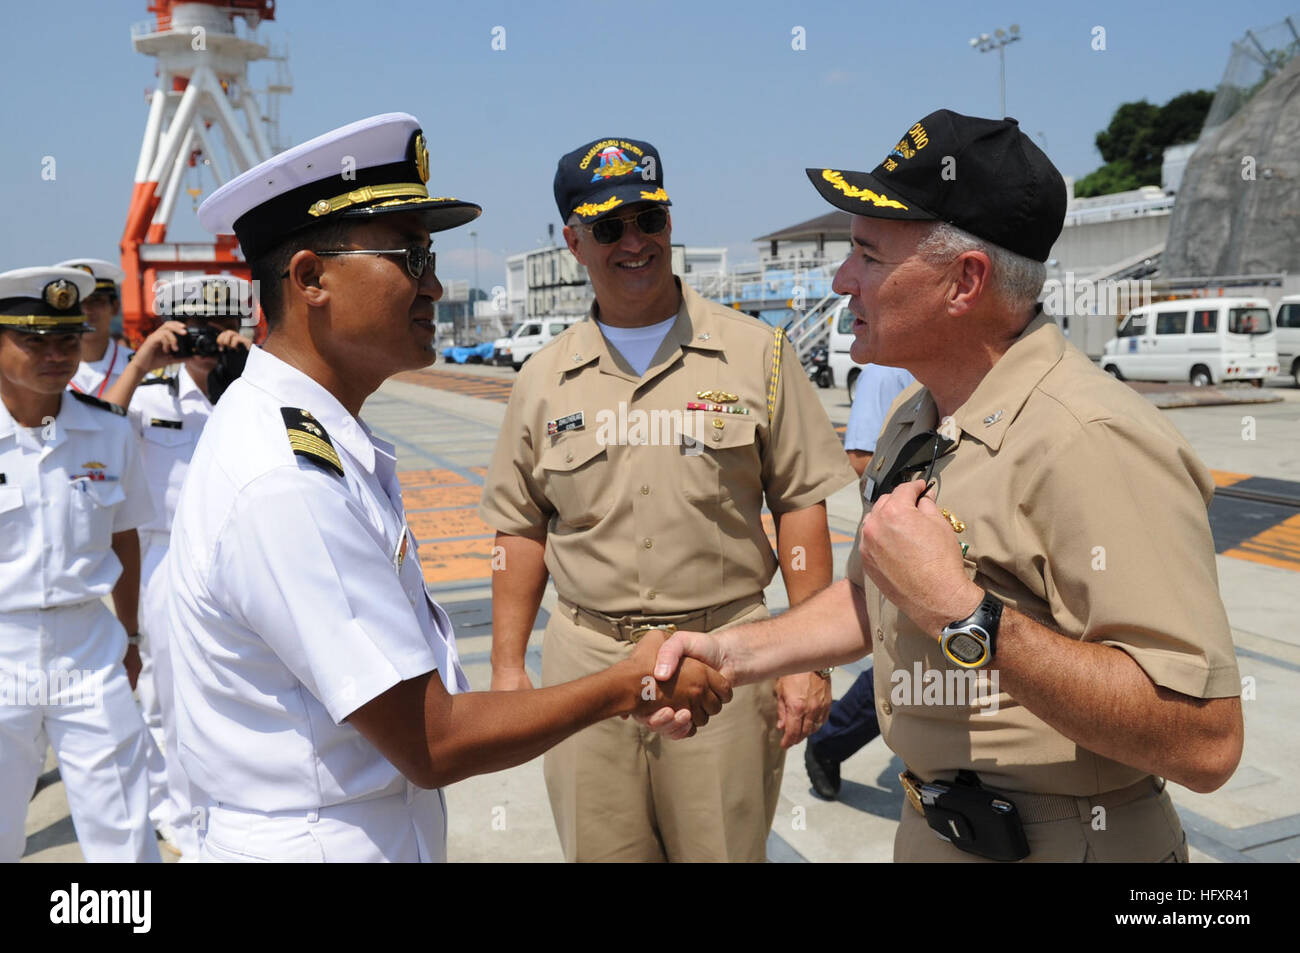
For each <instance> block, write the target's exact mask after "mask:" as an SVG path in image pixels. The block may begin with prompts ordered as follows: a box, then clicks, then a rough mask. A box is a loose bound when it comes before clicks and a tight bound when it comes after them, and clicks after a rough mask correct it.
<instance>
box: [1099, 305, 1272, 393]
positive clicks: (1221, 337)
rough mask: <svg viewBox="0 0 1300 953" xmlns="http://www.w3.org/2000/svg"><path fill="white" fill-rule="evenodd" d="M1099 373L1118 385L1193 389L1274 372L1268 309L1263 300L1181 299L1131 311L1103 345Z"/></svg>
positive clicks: (1256, 379)
mask: <svg viewBox="0 0 1300 953" xmlns="http://www.w3.org/2000/svg"><path fill="white" fill-rule="evenodd" d="M1101 366H1102V369H1103V370H1105V371H1107V372H1109V373H1110V374H1113V375H1114V376H1115V377H1118V378H1120V379H1121V380H1126V379H1127V380H1135V381H1189V382H1190V383H1192V384H1193V385H1195V386H1197V387H1204V386H1205V385H1206V384H1218V383H1221V382H1223V381H1235V380H1248V381H1251V382H1252V383H1254V384H1255V386H1256V387H1259V386H1261V385H1262V384H1263V383H1264V379H1265V378H1267V377H1269V376H1271V375H1273V374H1276V373H1277V371H1278V360H1277V343H1276V336H1275V335H1274V333H1273V317H1272V309H1271V308H1270V307H1269V303H1268V301H1267V300H1266V299H1264V298H1183V299H1181V300H1177V301H1161V302H1158V303H1156V304H1147V305H1143V306H1142V307H1140V308H1134V309H1133V310H1132V311H1130V312H1129V314H1128V316H1127V317H1126V318H1125V319H1124V323H1123V324H1121V325H1120V326H1119V331H1118V332H1117V336H1116V337H1115V338H1114V339H1113V340H1110V341H1107V342H1106V347H1105V350H1104V353H1103V354H1102V356H1101Z"/></svg>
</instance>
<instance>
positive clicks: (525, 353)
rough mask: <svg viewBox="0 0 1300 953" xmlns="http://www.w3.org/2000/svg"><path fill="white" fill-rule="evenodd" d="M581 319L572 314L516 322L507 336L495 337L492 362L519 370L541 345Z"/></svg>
mask: <svg viewBox="0 0 1300 953" xmlns="http://www.w3.org/2000/svg"><path fill="white" fill-rule="evenodd" d="M581 320H582V319H581V318H575V317H572V316H569V317H554V318H533V319H532V320H529V321H524V322H523V323H521V324H517V325H515V329H514V330H513V331H511V332H510V336H509V337H504V338H497V340H496V342H495V345H494V350H493V352H492V363H493V364H501V365H504V364H509V365H510V366H511V367H513V368H514V369H515V370H519V368H521V367H523V366H524V361H526V360H528V359H529V358H530V357H532V356H533V355H534V354H536V353H537V352H538V351H540V350H541V349H542V347H543V345H545V344H547V343H548V342H549V341H550V340H551V339H552V338H554V337H557V336H558V335H559V334H561V333H562V332H563V331H564V329H565V328H567V327H568V326H569V325H571V324H573V323H575V322H577V321H581Z"/></svg>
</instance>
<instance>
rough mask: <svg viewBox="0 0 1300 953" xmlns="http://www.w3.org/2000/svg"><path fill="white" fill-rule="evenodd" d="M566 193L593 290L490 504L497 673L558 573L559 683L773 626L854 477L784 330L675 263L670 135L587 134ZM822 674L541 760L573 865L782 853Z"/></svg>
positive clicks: (490, 485) (536, 364) (502, 447)
mask: <svg viewBox="0 0 1300 953" xmlns="http://www.w3.org/2000/svg"><path fill="white" fill-rule="evenodd" d="M554 192H555V200H556V205H557V207H558V209H559V212H560V217H561V218H562V219H564V220H565V222H566V226H565V229H564V237H565V241H566V242H567V244H568V247H569V250H570V251H571V252H572V253H573V255H574V256H575V257H576V258H577V260H578V261H579V262H580V263H581V264H582V265H584V266H585V267H586V269H587V274H588V276H589V277H590V280H591V286H592V290H593V291H594V292H595V303H594V304H593V305H592V308H591V313H590V315H589V317H588V318H587V320H585V321H581V322H579V323H577V324H575V325H574V326H573V327H572V328H570V329H569V330H567V331H566V332H565V333H564V334H562V335H560V336H559V337H558V338H557V339H556V340H555V341H553V342H552V343H551V344H549V345H547V346H546V347H544V348H542V350H540V351H539V352H538V353H537V354H535V355H534V356H533V357H532V358H530V359H529V361H528V363H527V364H526V365H525V366H524V368H523V370H522V371H521V372H520V375H519V378H518V380H517V382H516V384H515V388H514V392H513V393H512V394H511V398H510V405H509V407H508V408H507V411H506V418H505V422H504V424H503V425H502V428H501V436H500V439H499V440H498V443H497V449H496V453H495V455H494V457H493V461H492V465H491V467H490V469H489V472H488V476H487V480H486V484H485V486H484V492H483V506H482V509H481V514H482V516H483V519H484V520H485V521H486V522H487V523H488V524H489V525H491V526H493V527H494V528H495V529H496V530H497V531H498V532H497V545H499V546H501V547H502V548H503V551H504V554H505V568H504V569H502V570H500V571H497V572H494V573H493V583H492V595H493V598H492V605H493V625H492V630H493V648H492V684H493V687H494V688H504V689H515V690H523V691H526V690H528V689H531V688H532V682H531V680H530V679H529V676H528V675H527V673H526V672H525V670H524V655H525V651H526V649H527V645H528V638H529V634H530V633H531V631H532V628H533V623H534V621H535V619H536V616H537V609H538V605H539V603H540V600H541V597H542V592H543V590H544V588H545V585H546V580H547V576H548V573H549V575H550V576H551V577H553V578H554V580H555V588H556V592H557V594H558V596H559V605H558V607H557V608H556V609H555V611H553V612H552V613H551V617H550V623H549V624H548V626H547V629H546V635H545V641H544V644H543V650H542V681H543V683H544V684H546V685H554V684H556V683H557V682H562V681H564V680H566V679H570V678H575V677H578V676H581V675H584V674H587V673H589V672H593V671H598V670H599V669H601V668H603V667H604V666H606V665H609V664H611V663H614V662H617V661H618V660H620V659H624V658H627V657H628V656H629V655H630V654H632V653H634V652H636V651H638V650H639V649H638V648H637V644H638V641H639V640H640V639H642V637H643V636H644V635H645V633H647V632H649V633H655V632H656V631H658V630H666V631H672V629H673V628H674V627H677V628H681V629H689V630H696V631H715V630H717V629H720V628H722V627H724V626H726V625H730V624H735V623H737V622H740V621H744V620H749V619H758V618H765V617H766V615H767V610H766V607H765V606H764V603H763V589H764V587H765V586H766V585H767V584H768V582H770V581H771V578H772V575H773V573H774V571H775V569H776V567H777V565H778V561H779V565H780V567H781V571H782V578H783V580H784V582H785V586H786V591H787V593H788V595H789V597H790V602H791V604H797V603H799V602H801V601H803V600H804V599H806V598H808V597H809V596H811V595H812V594H813V593H814V592H816V591H818V590H819V589H821V588H822V587H824V586H826V585H827V584H828V583H829V582H830V579H831V569H830V567H831V560H830V542H829V537H828V533H827V527H826V508H825V504H824V500H825V498H826V497H827V496H828V495H830V494H831V493H832V492H834V491H835V490H838V489H839V488H840V487H842V486H844V485H845V484H847V483H849V482H850V481H851V480H852V479H853V472H852V470H851V469H850V468H849V467H848V466H847V463H846V461H845V458H844V453H843V451H842V450H841V449H840V448H839V442H838V440H837V439H836V437H835V433H834V431H833V429H832V428H831V425H830V422H829V420H828V419H827V417H826V413H825V411H824V410H823V409H822V407H821V404H820V403H819V402H818V400H817V397H816V395H815V393H814V392H813V390H812V387H811V385H810V384H809V383H808V380H807V377H806V375H804V374H803V373H802V372H801V369H800V368H799V364H798V361H797V360H795V359H793V357H792V356H791V355H790V352H789V350H788V347H789V345H788V342H784V348H785V349H784V354H785V362H784V364H783V363H782V361H781V355H782V353H783V349H782V343H783V341H782V339H781V338H779V337H778V336H777V335H776V334H775V333H774V331H773V329H772V328H771V327H770V326H768V325H767V324H764V323H762V322H760V321H756V320H754V319H752V318H750V317H748V316H746V315H742V314H740V313H739V312H737V311H733V310H731V309H728V308H723V307H721V306H720V305H717V304H715V303H713V302H710V301H707V300H705V299H703V298H701V297H700V296H699V295H698V294H696V292H695V291H694V290H693V289H691V288H690V287H689V286H688V285H686V284H684V283H681V282H680V281H679V280H678V279H676V278H675V277H674V276H673V273H672V254H671V253H672V244H671V241H672V232H671V228H672V220H671V218H670V216H669V214H668V205H669V199H668V193H667V192H666V191H665V189H664V182H663V163H662V160H661V158H660V156H659V153H658V151H657V150H656V149H655V148H654V147H653V146H652V145H650V144H649V143H648V142H643V141H641V140H636V139H623V138H607V139H599V140H596V141H594V142H590V143H588V144H586V145H583V146H581V147H580V148H578V149H576V150H574V151H573V152H570V153H569V154H568V155H566V156H564V157H563V158H561V159H560V161H559V164H558V166H557V169H556V173H555V180H554ZM642 424H646V426H645V427H642ZM765 501H766V504H767V507H768V508H769V509H770V510H771V512H772V513H773V514H774V519H775V528H776V535H777V544H778V545H777V553H776V554H774V553H773V552H772V547H771V545H770V544H769V542H768V539H767V534H766V532H765V530H764V528H763V522H762V509H763V504H764V502H765ZM827 676H828V673H820V674H819V673H816V672H811V671H807V670H805V671H804V672H803V673H801V674H795V675H792V676H791V677H789V678H786V679H782V680H781V681H780V682H779V683H774V682H773V681H770V680H769V681H767V682H764V683H762V684H758V685H753V686H750V688H749V689H747V690H746V691H745V692H741V693H737V695H736V697H735V699H734V700H733V701H732V702H731V704H729V705H728V706H727V708H726V709H724V710H723V712H722V713H721V714H720V715H719V716H718V717H717V718H716V719H714V721H713V722H711V723H710V724H709V726H708V727H707V728H705V729H703V730H701V731H700V732H699V734H698V736H697V737H696V738H694V739H692V740H691V741H690V742H689V743H687V744H685V745H680V746H677V745H665V744H663V743H661V740H660V739H658V738H656V737H654V735H653V734H652V733H651V732H649V731H647V730H645V729H643V728H641V727H640V726H639V725H638V724H636V723H635V722H632V721H616V720H612V721H608V722H605V723H602V724H599V725H596V726H593V727H592V728H588V729H586V730H584V731H582V732H579V733H578V734H577V735H575V736H574V737H573V738H570V739H569V740H567V741H565V742H563V743H562V744H560V745H558V746H557V747H556V748H555V749H554V750H553V751H551V752H550V753H549V754H547V756H546V760H545V766H544V773H545V777H546V784H547V788H548V791H549V793H550V798H551V808H552V811H553V813H554V815H555V822H556V827H557V828H558V830H559V834H560V841H561V846H562V847H563V849H564V854H565V857H566V858H567V859H569V860H577V861H587V860H591V861H664V860H668V861H691V860H698V861H704V860H710V861H727V860H738V861H762V860H763V859H765V857H766V839H767V834H768V831H769V830H770V828H771V825H772V818H773V814H774V812H775V810H776V803H777V797H778V796H779V793H780V784H781V773H782V770H783V766H784V751H783V748H786V747H789V746H791V745H793V744H796V743H798V742H799V741H800V740H802V739H803V738H805V737H806V736H807V735H808V734H810V733H811V732H812V731H813V730H815V729H816V728H817V727H819V726H820V725H821V723H822V722H824V721H825V719H826V713H827V710H828V709H829V705H830V690H829V682H828V677H827Z"/></svg>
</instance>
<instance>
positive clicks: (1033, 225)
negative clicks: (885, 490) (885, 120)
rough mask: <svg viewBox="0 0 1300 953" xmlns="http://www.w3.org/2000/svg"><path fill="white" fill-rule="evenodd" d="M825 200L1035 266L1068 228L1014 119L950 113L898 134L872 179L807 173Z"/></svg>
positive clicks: (1061, 202)
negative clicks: (986, 245)
mask: <svg viewBox="0 0 1300 953" xmlns="http://www.w3.org/2000/svg"><path fill="white" fill-rule="evenodd" d="M807 173H808V178H809V179H810V180H811V181H812V184H813V187H814V188H816V189H817V191H818V192H819V193H821V196H822V198H824V199H826V201H828V202H830V203H831V204H832V205H834V206H835V207H836V208H840V209H843V210H844V211H846V212H851V213H852V214H854V215H864V216H866V217H868V218H892V219H898V220H902V221H942V222H948V223H950V224H952V225H955V226H956V227H957V228H960V229H962V230H963V231H965V232H969V233H970V234H972V235H974V236H976V237H977V238H982V239H984V240H985V241H987V242H991V243H992V244H994V245H998V246H999V247H1001V248H1005V249H1007V250H1008V251H1013V252H1015V253H1016V254H1018V255H1023V256H1025V257H1026V258H1032V259H1033V260H1034V261H1046V260H1047V258H1048V255H1049V254H1050V253H1051V250H1052V245H1053V244H1054V243H1055V242H1056V239H1057V238H1058V237H1059V236H1060V234H1061V228H1062V226H1063V225H1064V223H1065V205H1066V195H1065V180H1064V179H1063V178H1062V177H1061V173H1060V172H1059V171H1057V168H1056V166H1054V165H1052V162H1051V160H1050V159H1048V158H1047V156H1045V155H1044V154H1043V152H1042V150H1041V149H1039V148H1038V147H1037V146H1036V145H1034V143H1033V141H1032V140H1030V138H1029V137H1028V136H1026V135H1025V134H1024V133H1023V132H1022V131H1021V130H1020V126H1019V125H1018V124H1017V123H1016V121H1015V120H1014V119H1010V118H1007V119H981V118H979V117H977V116H963V115H962V114H961V113H956V112H953V111H952V110H950V109H940V110H937V111H935V112H932V113H930V115H928V116H926V117H925V118H924V119H922V120H921V121H920V122H916V123H913V124H912V126H911V127H910V128H909V129H908V130H907V132H905V133H903V136H902V138H901V139H899V140H898V143H897V144H896V145H895V146H894V148H893V149H891V150H890V152H889V154H888V155H887V156H885V158H884V159H882V160H881V162H880V164H879V165H877V166H876V167H875V169H874V170H872V171H871V172H870V173H867V172H851V171H845V170H841V169H808V170H807Z"/></svg>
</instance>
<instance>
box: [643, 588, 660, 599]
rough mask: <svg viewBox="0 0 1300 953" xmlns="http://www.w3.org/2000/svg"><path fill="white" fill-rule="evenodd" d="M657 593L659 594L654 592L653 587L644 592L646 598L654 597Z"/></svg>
mask: <svg viewBox="0 0 1300 953" xmlns="http://www.w3.org/2000/svg"><path fill="white" fill-rule="evenodd" d="M657 595H659V593H657V592H655V591H654V590H653V589H651V590H650V591H649V592H647V593H646V594H645V597H646V598H647V599H653V598H654V597H655V596H657Z"/></svg>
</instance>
